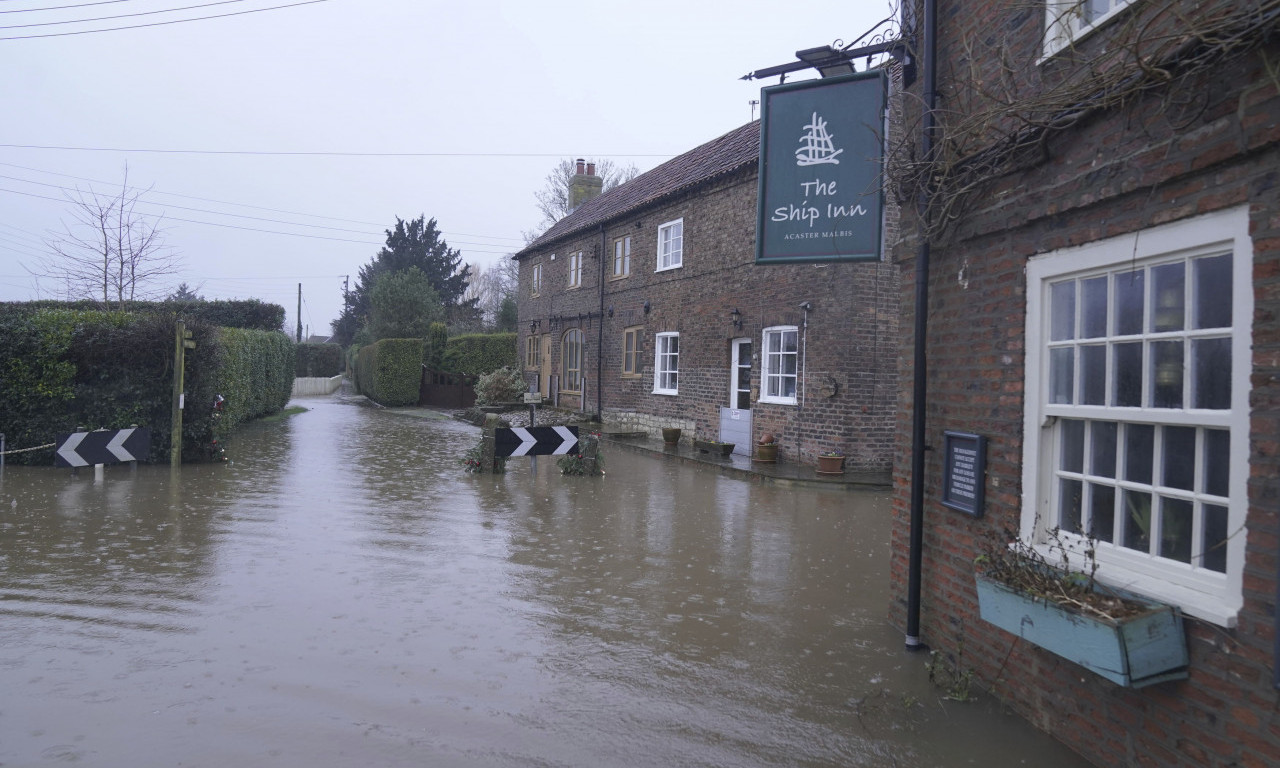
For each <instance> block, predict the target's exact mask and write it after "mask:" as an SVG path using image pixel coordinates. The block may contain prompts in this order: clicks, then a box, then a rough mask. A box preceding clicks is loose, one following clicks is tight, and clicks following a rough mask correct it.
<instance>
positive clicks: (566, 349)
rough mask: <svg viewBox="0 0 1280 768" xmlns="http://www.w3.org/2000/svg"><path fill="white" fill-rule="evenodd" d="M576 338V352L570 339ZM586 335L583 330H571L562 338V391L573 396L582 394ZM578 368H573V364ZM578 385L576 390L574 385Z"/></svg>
mask: <svg viewBox="0 0 1280 768" xmlns="http://www.w3.org/2000/svg"><path fill="white" fill-rule="evenodd" d="M571 336H574V337H576V342H573V343H574V344H575V345H576V350H575V348H574V346H571V342H570V340H569V338H570V337H571ZM584 342H585V335H584V334H583V333H582V329H581V328H570V329H569V330H567V331H565V332H564V335H563V336H561V337H560V391H561V392H565V393H568V394H571V395H580V394H582V381H583V371H584V370H585V369H586V345H585V343H584ZM575 362H576V363H577V367H576V368H575V367H573V363H575ZM574 384H576V385H577V386H576V388H575V387H572V385H574Z"/></svg>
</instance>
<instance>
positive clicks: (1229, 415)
mask: <svg viewBox="0 0 1280 768" xmlns="http://www.w3.org/2000/svg"><path fill="white" fill-rule="evenodd" d="M1224 253H1230V254H1231V256H1232V259H1231V264H1232V278H1231V285H1230V291H1231V299H1232V318H1231V323H1232V324H1231V326H1230V331H1229V338H1230V340H1231V342H1230V350H1231V387H1230V403H1229V406H1230V407H1229V408H1227V409H1209V408H1192V407H1185V406H1188V405H1194V404H1195V403H1194V402H1191V403H1188V402H1187V401H1186V400H1185V399H1184V400H1183V401H1182V404H1183V406H1184V407H1181V408H1166V407H1155V405H1154V404H1153V403H1152V402H1151V398H1152V397H1154V395H1153V394H1151V393H1150V389H1149V387H1148V383H1150V384H1151V386H1154V381H1155V367H1154V366H1155V358H1154V357H1153V356H1150V355H1149V352H1148V351H1144V357H1143V358H1142V360H1143V363H1142V365H1143V374H1142V378H1143V382H1144V384H1143V387H1144V394H1143V398H1144V399H1143V401H1142V403H1143V404H1142V405H1140V406H1137V407H1134V406H1119V405H1114V404H1109V405H1086V404H1079V403H1077V402H1075V401H1076V399H1077V398H1075V397H1073V398H1072V400H1073V402H1072V403H1069V404H1060V403H1058V404H1055V403H1053V402H1052V399H1053V398H1052V391H1051V381H1050V378H1051V377H1050V376H1049V370H1050V367H1049V366H1050V354H1049V349H1050V346H1051V345H1052V344H1053V343H1054V342H1053V340H1052V339H1051V338H1050V337H1051V335H1052V334H1051V330H1052V317H1051V315H1050V312H1051V309H1052V307H1051V302H1050V300H1049V291H1050V290H1051V286H1052V285H1053V284H1055V283H1060V282H1062V281H1064V280H1070V279H1072V278H1088V277H1093V276H1096V275H1101V274H1107V275H1111V274H1117V273H1121V272H1126V271H1129V270H1131V269H1133V268H1134V267H1138V268H1142V269H1146V270H1150V268H1152V267H1156V266H1159V265H1161V264H1163V263H1176V262H1177V261H1179V260H1181V261H1182V262H1184V263H1186V264H1188V265H1190V264H1193V263H1194V261H1195V260H1196V259H1198V258H1206V257H1211V256H1214V255H1221V254H1224ZM1188 271H1190V270H1188ZM1026 274H1027V317H1026V361H1025V369H1024V392H1025V393H1026V405H1025V407H1024V409H1023V410H1024V423H1023V446H1022V452H1023V475H1022V488H1023V497H1022V512H1021V531H1020V532H1021V536H1022V539H1023V541H1024V542H1027V543H1029V544H1031V545H1033V546H1034V547H1035V548H1036V549H1037V550H1038V551H1040V552H1041V553H1042V554H1044V555H1045V556H1046V558H1048V559H1049V560H1050V561H1051V562H1058V561H1059V560H1060V559H1061V555H1062V553H1061V551H1059V548H1058V547H1059V545H1060V544H1065V545H1066V548H1067V549H1068V551H1071V552H1073V553H1074V555H1073V559H1074V560H1075V561H1076V562H1077V563H1080V564H1083V558H1084V552H1085V550H1086V549H1088V547H1089V545H1090V540H1089V539H1086V538H1084V537H1083V536H1081V535H1077V534H1072V533H1067V532H1060V533H1059V534H1058V539H1059V540H1060V541H1058V542H1051V541H1050V534H1049V530H1050V529H1051V528H1052V527H1054V525H1055V524H1056V522H1057V520H1058V518H1059V512H1058V510H1059V508H1060V507H1059V501H1060V498H1059V495H1060V492H1061V491H1060V488H1061V487H1062V483H1061V481H1062V480H1064V479H1070V478H1071V477H1072V475H1071V473H1070V472H1069V469H1070V468H1064V467H1062V466H1061V455H1060V452H1061V450H1062V448H1061V443H1062V438H1061V435H1062V433H1063V431H1064V430H1065V429H1066V423H1067V422H1068V421H1070V420H1077V419H1081V420H1084V421H1085V422H1086V427H1087V429H1088V430H1089V432H1090V433H1091V434H1092V430H1093V427H1092V426H1089V425H1090V424H1095V423H1107V422H1118V423H1120V424H1123V425H1128V424H1136V425H1139V426H1145V425H1146V424H1152V425H1154V426H1155V430H1154V431H1155V432H1157V433H1163V432H1164V428H1165V427H1167V426H1172V427H1175V428H1176V427H1179V426H1184V427H1187V426H1189V427H1195V428H1196V430H1197V431H1196V437H1195V438H1194V440H1195V446H1197V447H1196V448H1194V457H1195V458H1194V463H1195V467H1196V468H1195V470H1194V475H1195V476H1196V477H1200V476H1202V474H1203V473H1204V472H1205V470H1204V468H1203V463H1202V462H1203V460H1204V441H1205V440H1206V439H1207V438H1206V437H1204V435H1206V434H1207V432H1208V431H1210V430H1215V431H1216V430H1224V429H1225V430H1227V431H1228V433H1229V434H1228V437H1227V439H1228V441H1229V454H1230V457H1231V459H1232V460H1231V461H1230V462H1229V467H1228V469H1227V477H1226V490H1227V495H1226V497H1225V499H1226V503H1225V507H1226V515H1227V521H1226V529H1225V531H1226V534H1225V535H1226V541H1225V566H1224V569H1225V572H1218V571H1215V570H1212V569H1210V568H1205V567H1202V566H1200V565H1196V564H1195V561H1196V559H1197V558H1196V556H1195V555H1194V548H1193V549H1192V552H1193V555H1192V556H1191V558H1190V559H1191V560H1192V563H1184V562H1182V561H1180V560H1175V559H1170V558H1166V557H1161V556H1159V555H1156V554H1151V552H1141V551H1138V550H1136V549H1131V548H1129V547H1126V546H1123V545H1122V544H1121V543H1118V542H1117V543H1109V542H1097V564H1098V571H1097V574H1096V576H1097V578H1098V580H1099V581H1101V582H1103V583H1105V584H1110V585H1113V586H1116V587H1121V588H1124V589H1127V590H1129V591H1132V592H1136V593H1139V594H1142V595H1145V596H1148V597H1150V598H1152V599H1155V600H1159V601H1162V602H1166V603H1170V604H1174V605H1177V606H1179V607H1180V608H1181V609H1182V610H1183V611H1184V612H1186V613H1187V614H1189V615H1192V616H1196V617H1198V618H1201V619H1204V620H1206V621H1210V622H1213V623H1215V624H1219V625H1221V626H1226V627H1231V626H1235V622H1236V617H1237V614H1238V613H1239V611H1240V609H1241V608H1242V607H1243V603H1244V596H1243V583H1244V582H1243V578H1244V565H1245V544H1246V537H1247V533H1248V532H1247V530H1246V527H1245V523H1246V521H1247V518H1248V512H1249V498H1248V477H1249V464H1250V461H1249V458H1250V452H1249V431H1250V410H1249V392H1250V387H1251V382H1250V373H1251V370H1252V352H1251V342H1252V335H1253V334H1252V323H1253V287H1252V275H1253V243H1252V241H1251V239H1250V237H1249V213H1248V207H1247V206H1240V207H1237V208H1232V209H1226V210H1223V211H1219V212H1216V213H1212V214H1208V215H1205V216H1199V217H1196V218H1193V219H1186V220H1183V221H1179V222H1174V223H1172V224H1165V225H1161V226H1157V227H1153V228H1151V229H1146V230H1142V231H1141V232H1138V233H1134V234H1128V235H1122V236H1119V237H1113V238H1107V239H1105V240H1099V241H1096V242H1094V243H1090V244H1087V245H1083V246H1078V247H1074V248H1068V249H1063V250H1059V251H1054V252H1051V253H1048V254H1043V255H1040V256H1033V257H1031V258H1029V259H1028V260H1027V269H1026ZM1145 282H1147V281H1145V279H1144V291H1145V294H1144V295H1145V296H1147V297H1148V298H1147V299H1144V315H1143V326H1142V331H1143V333H1142V334H1141V335H1143V336H1144V337H1146V336H1150V335H1153V334H1152V332H1151V325H1150V309H1152V307H1151V304H1152V302H1151V301H1150V298H1149V297H1150V296H1151V295H1152V294H1153V293H1154V288H1153V287H1151V286H1146V285H1145ZM1190 282H1191V281H1188V283H1190ZM1185 295H1187V296H1190V295H1191V294H1190V288H1189V287H1188V289H1186V293H1185ZM1110 296H1111V294H1110V293H1109V294H1108V297H1110ZM1108 301H1110V298H1109V299H1108ZM1112 306H1113V305H1110V304H1108V318H1110V317H1111V315H1112V314H1114V312H1112V311H1111V307H1112ZM1190 312H1191V308H1190V307H1187V308H1185V309H1184V317H1185V316H1187V315H1188V314H1190ZM1073 314H1074V316H1075V317H1078V316H1079V313H1078V311H1076V312H1073ZM1108 322H1109V325H1108V331H1107V333H1108V335H1107V336H1105V337H1103V339H1102V341H1103V342H1104V343H1107V344H1108V345H1109V347H1108V348H1109V349H1110V348H1111V345H1112V344H1114V342H1113V341H1112V339H1115V338H1117V337H1119V338H1125V339H1127V338H1128V337H1125V336H1118V334H1114V333H1111V329H1113V328H1114V326H1113V325H1111V324H1110V322H1111V321H1110V319H1109V320H1108ZM1196 333H1198V331H1196V330H1194V329H1184V332H1182V336H1183V337H1185V338H1187V339H1193V338H1194V337H1195V334H1196ZM1088 341H1089V342H1093V341H1094V338H1089V339H1088ZM1144 343H1145V344H1148V345H1149V344H1150V343H1151V342H1150V341H1148V340H1146V339H1145V338H1144ZM1189 344H1190V342H1188V343H1187V344H1184V348H1185V347H1188V346H1189ZM1077 346H1078V347H1082V346H1089V344H1077ZM1143 349H1144V350H1149V347H1144V348H1143ZM1077 357H1078V355H1077ZM1191 357H1192V356H1191V355H1190V354H1184V357H1183V361H1182V363H1181V364H1182V376H1183V379H1184V381H1185V382H1186V383H1184V384H1183V385H1182V387H1183V392H1184V395H1183V397H1184V398H1185V397H1187V396H1189V393H1190V392H1191V391H1192V384H1191V383H1190V382H1189V381H1187V380H1188V379H1190V378H1192V377H1193V376H1194V373H1195V372H1194V370H1193V369H1192V366H1191V363H1190V359H1191ZM1148 364H1149V365H1150V367H1148ZM1107 365H1108V368H1107V369H1106V370H1107V373H1106V374H1105V377H1106V378H1107V380H1108V381H1110V380H1111V379H1112V378H1113V374H1114V370H1113V369H1112V368H1111V367H1110V366H1113V365H1114V362H1112V358H1111V357H1110V355H1108V361H1107ZM1072 375H1073V377H1074V379H1078V380H1081V381H1083V378H1084V377H1083V376H1082V375H1077V374H1075V373H1074V366H1073V374H1072ZM1148 380H1150V382H1148ZM1073 387H1074V385H1073ZM1107 389H1108V392H1110V388H1109V387H1108V388H1107ZM1113 398H1114V395H1111V394H1108V395H1107V396H1106V399H1105V400H1104V402H1108V403H1109V402H1111V401H1112V399H1113ZM1123 429H1125V430H1128V429H1129V427H1128V426H1124V427H1123ZM1158 439H1159V440H1165V439H1166V438H1158ZM1161 444H1163V443H1161ZM1161 450H1162V449H1161V448H1160V447H1159V446H1155V447H1153V448H1152V457H1153V458H1152V463H1153V465H1154V464H1155V457H1156V456H1157V455H1158V453H1159V452H1160V451H1161ZM1084 453H1085V455H1086V456H1088V453H1089V452H1088V450H1087V449H1084ZM1116 453H1117V454H1118V455H1117V458H1116V464H1115V474H1116V475H1117V477H1116V478H1115V485H1116V486H1117V488H1121V489H1122V488H1124V486H1125V485H1126V483H1127V481H1125V480H1122V479H1121V478H1120V477H1119V475H1120V474H1121V472H1120V467H1121V462H1122V459H1121V458H1120V456H1119V455H1120V454H1123V449H1122V448H1121V446H1119V445H1117V446H1116ZM1165 466H1166V467H1167V466H1168V465H1167V464H1166V465H1165ZM1083 470H1089V467H1088V466H1087V463H1086V466H1084V467H1083V468H1082V471H1081V472H1080V475H1081V476H1082V477H1087V475H1086V474H1085V472H1084V471H1083ZM1159 470H1160V468H1159V467H1158V466H1152V468H1151V475H1152V476H1151V483H1150V484H1149V485H1150V486H1151V487H1152V490H1151V492H1150V493H1151V497H1152V508H1153V510H1154V508H1155V501H1156V500H1157V499H1158V500H1160V501H1161V502H1162V503H1163V502H1165V501H1167V500H1169V499H1173V500H1174V501H1177V500H1180V499H1181V498H1188V499H1190V500H1191V501H1192V502H1193V503H1197V504H1199V503H1204V500H1203V499H1202V496H1203V495H1205V494H1203V493H1201V490H1202V489H1200V488H1197V489H1192V490H1191V491H1185V492H1183V491H1179V490H1174V489H1171V488H1170V487H1169V486H1168V485H1167V484H1166V483H1165V481H1163V480H1160V479H1159V478H1158V477H1157V475H1159V474H1161V473H1160V471H1159ZM1166 473H1167V469H1166ZM1167 476H1168V475H1167V474H1165V477H1167ZM1105 482H1106V481H1105V480H1104V481H1103V483H1105ZM1082 483H1083V484H1082V490H1081V493H1082V494H1083V487H1088V486H1089V485H1090V483H1089V482H1088V481H1087V480H1082ZM1201 485H1202V486H1203V485H1204V482H1203V481H1202V482H1201ZM1137 490H1139V491H1143V490H1144V486H1138V487H1137ZM1119 492H1120V491H1117V495H1118V494H1119ZM1085 504H1086V502H1085V501H1084V500H1083V496H1082V501H1081V510H1082V515H1083V514H1084V510H1085V506H1084V505H1085ZM1117 506H1118V505H1117ZM1089 513H1090V514H1092V510H1090V512H1089ZM1116 516H1117V517H1119V513H1118V512H1117V513H1116ZM1154 517H1155V515H1154V514H1152V515H1151V518H1154ZM1151 518H1149V520H1150V519H1151ZM1193 518H1195V519H1200V518H1198V517H1195V516H1194V514H1193ZM1119 524H1120V525H1122V524H1123V520H1121V521H1119ZM1155 525H1157V524H1155V523H1153V522H1149V523H1148V526H1149V528H1150V529H1151V531H1150V532H1151V538H1152V539H1156V538H1157V535H1156V534H1158V529H1156V528H1155ZM1191 535H1192V537H1193V539H1192V540H1193V541H1195V540H1197V538H1199V537H1201V536H1203V533H1201V534H1197V533H1192V534H1191ZM1051 544H1052V545H1053V546H1051ZM1159 546H1160V543H1159V541H1157V542H1156V543H1154V544H1152V545H1151V546H1150V549H1151V550H1153V551H1158V549H1159Z"/></svg>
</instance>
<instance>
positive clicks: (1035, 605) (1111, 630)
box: [976, 574, 1187, 688]
mask: <svg viewBox="0 0 1280 768" xmlns="http://www.w3.org/2000/svg"><path fill="white" fill-rule="evenodd" d="M976 580H977V586H978V610H979V614H980V615H981V616H982V620H983V621H986V622H988V623H990V624H994V625H996V626H997V627H1000V628H1001V629H1003V630H1005V631H1006V632H1010V633H1012V634H1014V635H1017V636H1018V637H1021V638H1023V639H1024V640H1027V641H1028V642H1030V643H1033V644H1035V645H1038V646H1040V647H1041V648H1044V649H1045V650H1046V651H1050V652H1051V653H1055V654H1057V655H1059V656H1061V657H1062V658H1064V659H1067V660H1068V661H1072V662H1075V663H1076V664H1079V665H1080V666H1082V667H1085V668H1086V669H1089V670H1091V671H1093V672H1096V673H1097V674H1099V675H1102V676H1103V677H1105V678H1107V679H1108V680H1110V681H1112V682H1113V683H1116V684H1118V685H1123V686H1127V687H1131V688H1141V687H1143V686H1147V685H1153V684H1155V683H1162V682H1165V681H1167V680H1183V679H1186V677H1187V636H1186V633H1185V632H1184V631H1183V629H1182V612H1181V611H1180V610H1178V609H1177V608H1175V607H1173V606H1170V605H1164V604H1163V603H1156V602H1152V601H1150V600H1146V599H1144V598H1142V597H1140V596H1137V595H1133V594H1128V593H1120V594H1121V595H1122V596H1123V597H1125V598H1128V599H1130V600H1136V601H1138V602H1141V603H1143V604H1145V605H1147V606H1148V608H1149V610H1147V611H1144V612H1143V613H1139V614H1137V615H1134V616H1126V617H1124V618H1120V619H1115V620H1111V619H1105V618H1101V617H1097V616H1087V615H1084V614H1080V613H1075V612H1073V611H1068V610H1066V609H1065V608H1062V607H1060V606H1058V605H1057V604H1055V603H1053V602H1049V601H1046V600H1044V599H1042V598H1041V599H1037V598H1033V597H1031V596H1029V595H1026V594H1024V593H1021V592H1018V591H1016V590H1014V589H1012V588H1010V587H1009V586H1008V585H1006V584H1004V583H1002V582H998V581H993V580H991V579H988V578H986V577H985V576H983V575H982V574H976Z"/></svg>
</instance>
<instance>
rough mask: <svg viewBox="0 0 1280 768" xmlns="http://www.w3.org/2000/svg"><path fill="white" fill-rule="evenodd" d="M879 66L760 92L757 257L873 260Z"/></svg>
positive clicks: (880, 157)
mask: <svg viewBox="0 0 1280 768" xmlns="http://www.w3.org/2000/svg"><path fill="white" fill-rule="evenodd" d="M885 91H886V81H885V77H884V74H883V73H881V72H878V71H873V72H861V73H857V74H853V75H845V76H842V77H831V78H824V79H821V80H806V81H803V82H799V83H789V84H786V85H776V86H772V87H769V88H764V89H762V91H761V96H760V102H761V104H762V105H763V107H762V111H761V113H760V194H759V196H758V200H759V203H758V210H757V226H756V235H757V236H756V263H757V264H775V263H789V262H818V261H879V260H880V244H881V223H882V219H883V217H882V214H881V210H882V207H883V193H882V188H881V187H882V182H883V175H884V174H883V168H884V136H885Z"/></svg>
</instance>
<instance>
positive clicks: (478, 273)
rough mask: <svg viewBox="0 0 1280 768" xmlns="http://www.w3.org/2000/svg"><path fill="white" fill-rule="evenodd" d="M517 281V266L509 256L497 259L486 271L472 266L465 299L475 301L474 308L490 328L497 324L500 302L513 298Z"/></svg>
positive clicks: (518, 275)
mask: <svg viewBox="0 0 1280 768" xmlns="http://www.w3.org/2000/svg"><path fill="white" fill-rule="evenodd" d="M519 281H520V271H519V265H518V264H516V262H515V261H514V260H513V259H512V258H511V257H510V255H508V256H504V257H503V258H501V259H499V260H498V263H496V264H494V265H492V266H490V267H489V268H488V269H485V268H484V267H481V266H480V265H478V264H472V265H471V282H470V283H468V284H467V293H466V297H467V298H469V299H471V298H474V299H476V300H477V304H476V306H477V307H479V308H480V310H481V311H482V312H483V313H484V322H485V324H486V325H487V326H489V327H490V328H492V327H494V326H496V325H497V324H498V317H499V314H500V312H501V310H502V302H503V301H504V300H505V299H508V298H514V297H515V295H516V286H517V285H518V284H519Z"/></svg>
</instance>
